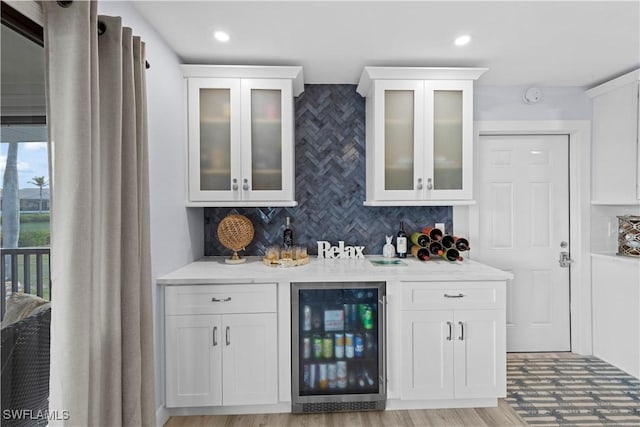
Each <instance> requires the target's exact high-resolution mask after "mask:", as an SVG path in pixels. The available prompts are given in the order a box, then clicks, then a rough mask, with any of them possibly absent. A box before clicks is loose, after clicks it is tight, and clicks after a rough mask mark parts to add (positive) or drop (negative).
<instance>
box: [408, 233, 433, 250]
mask: <svg viewBox="0 0 640 427" xmlns="http://www.w3.org/2000/svg"><path fill="white" fill-rule="evenodd" d="M430 241H431V239H429V236H427V235H426V234H423V233H420V232H418V231H416V232H415V233H411V242H412V243H413V244H414V245H418V246H420V247H422V248H426V247H427V245H428V244H429V242H430Z"/></svg>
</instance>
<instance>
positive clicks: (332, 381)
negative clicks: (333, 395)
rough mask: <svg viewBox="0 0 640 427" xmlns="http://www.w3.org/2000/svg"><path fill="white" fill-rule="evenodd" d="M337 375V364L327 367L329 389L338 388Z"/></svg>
mask: <svg viewBox="0 0 640 427" xmlns="http://www.w3.org/2000/svg"><path fill="white" fill-rule="evenodd" d="M337 374H338V369H337V367H336V364H335V363H331V364H329V365H327V380H328V383H329V388H336V379H337Z"/></svg>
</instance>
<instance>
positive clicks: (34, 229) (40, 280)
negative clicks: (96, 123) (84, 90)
mask: <svg viewBox="0 0 640 427" xmlns="http://www.w3.org/2000/svg"><path fill="white" fill-rule="evenodd" d="M0 31H1V33H0V40H1V43H2V45H1V48H0V55H1V58H0V59H1V60H0V64H1V75H0V82H1V84H2V87H1V91H0V94H1V98H0V116H1V123H0V207H1V210H0V221H1V231H0V241H1V244H2V257H1V262H0V266H1V268H2V279H3V282H4V283H5V284H11V286H10V287H9V286H3V287H0V296H1V300H2V301H1V303H2V304H1V305H2V307H1V308H2V316H4V311H5V300H6V296H7V295H8V294H10V293H11V292H16V291H20V292H27V293H33V294H37V295H38V296H41V297H44V298H46V299H49V298H50V284H49V283H50V282H49V243H50V223H49V218H50V216H49V208H50V203H49V164H48V162H49V155H48V143H47V125H46V101H45V54H44V48H43V38H42V28H41V27H40V26H39V25H37V24H35V23H34V22H33V21H30V20H29V19H28V18H26V17H24V16H23V15H21V14H19V13H18V12H16V11H15V10H14V9H12V8H11V7H9V6H7V5H6V4H5V3H2V26H1V29H0ZM25 265H26V266H25Z"/></svg>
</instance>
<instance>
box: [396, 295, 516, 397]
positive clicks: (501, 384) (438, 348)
mask: <svg viewBox="0 0 640 427" xmlns="http://www.w3.org/2000/svg"><path fill="white" fill-rule="evenodd" d="M421 286H424V289H425V291H427V292H429V293H434V289H440V290H441V291H442V293H441V294H438V296H437V298H438V297H439V298H444V299H443V301H442V305H444V306H445V307H446V308H452V307H455V306H456V305H458V306H460V307H469V306H472V305H473V302H472V301H471V300H472V299H473V296H474V294H475V295H476V297H477V296H478V295H480V294H481V293H482V292H483V291H481V289H482V285H480V286H476V287H475V288H474V287H473V284H472V286H471V287H469V288H468V287H466V285H462V286H456V285H455V284H454V285H441V287H440V288H438V287H437V286H434V285H433V284H432V285H431V286H430V285H429V284H424V285H421V284H419V283H417V284H416V283H413V284H409V285H408V286H407V287H408V288H409V289H406V291H407V292H405V297H404V299H403V310H402V341H401V342H402V370H401V373H402V388H401V395H402V399H403V400H421V399H473V398H495V397H501V396H505V394H506V330H505V328H506V326H505V310H504V308H503V304H504V301H503V300H502V301H501V295H502V297H503V296H504V288H503V286H504V283H502V284H501V285H491V284H486V285H485V286H484V290H486V291H487V292H486V295H487V297H489V296H490V295H492V296H491V297H489V299H492V300H493V303H492V302H491V301H490V300H489V299H487V300H484V301H477V302H478V305H479V306H481V307H483V309H478V310H474V309H472V308H463V309H448V310H437V309H421V310H420V309H416V308H419V307H420V305H421V304H420V301H421V299H420V297H419V295H420V292H421ZM494 286H496V287H495V288H494ZM492 289H493V290H492ZM416 296H418V297H417V298H416ZM464 298H467V300H466V301H465V300H464ZM481 299H482V298H481ZM502 299H503V298H502ZM423 301H424V302H425V304H424V305H425V306H426V307H429V308H431V307H435V306H437V304H434V302H433V301H432V300H431V301H429V300H426V299H424V300H423ZM492 305H493V306H494V307H493V308H492V309H484V308H485V307H486V308H491V306H492Z"/></svg>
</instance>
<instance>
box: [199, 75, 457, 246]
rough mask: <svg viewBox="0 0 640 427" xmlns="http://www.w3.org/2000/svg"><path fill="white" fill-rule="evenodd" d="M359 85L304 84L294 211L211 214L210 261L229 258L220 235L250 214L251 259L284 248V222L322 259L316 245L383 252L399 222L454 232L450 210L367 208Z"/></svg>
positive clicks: (208, 232) (235, 210) (208, 229)
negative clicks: (225, 222)
mask: <svg viewBox="0 0 640 427" xmlns="http://www.w3.org/2000/svg"><path fill="white" fill-rule="evenodd" d="M355 89H356V86H355V85H305V91H304V93H302V95H300V96H299V97H298V98H297V99H296V101H295V115H296V117H295V120H296V131H295V140H296V142H295V143H296V146H295V150H296V200H297V201H298V206H297V207H294V208H206V209H205V210H204V219H205V233H206V234H205V255H223V254H224V255H226V254H227V253H229V251H228V250H227V249H225V248H224V247H223V246H222V245H221V244H220V242H219V241H218V238H217V235H216V230H217V227H218V223H219V222H220V220H222V218H224V217H225V216H226V215H228V214H230V213H240V214H242V215H246V216H247V217H248V218H249V219H250V220H251V221H252V222H253V226H254V228H255V231H256V233H255V237H254V239H253V242H252V243H251V244H250V245H249V246H248V247H247V250H246V252H245V254H246V255H263V254H264V249H265V247H267V246H269V245H273V244H280V243H282V231H283V230H284V224H285V218H286V217H287V216H289V217H291V222H292V229H293V231H294V239H295V243H296V244H299V245H304V246H307V248H308V249H309V253H311V254H317V241H318V240H328V241H330V242H332V243H333V244H336V243H337V242H338V240H344V241H345V244H347V245H355V244H358V245H364V246H365V253H366V254H380V253H382V246H383V245H384V243H385V240H384V236H385V235H388V234H393V235H394V236H395V234H396V233H397V231H398V227H399V224H400V221H401V220H403V221H404V222H405V230H406V231H407V232H408V233H410V232H411V231H415V230H417V229H421V228H422V227H424V226H426V225H433V224H434V223H436V222H443V223H445V226H446V228H447V229H448V230H450V229H451V227H452V220H451V215H452V214H451V207H448V206H443V207H365V206H363V205H362V202H363V201H364V199H365V160H364V159H365V158H364V154H365V153H364V147H365V114H364V113H365V102H364V98H362V97H361V96H360V95H358V94H357V93H356V90H355Z"/></svg>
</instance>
